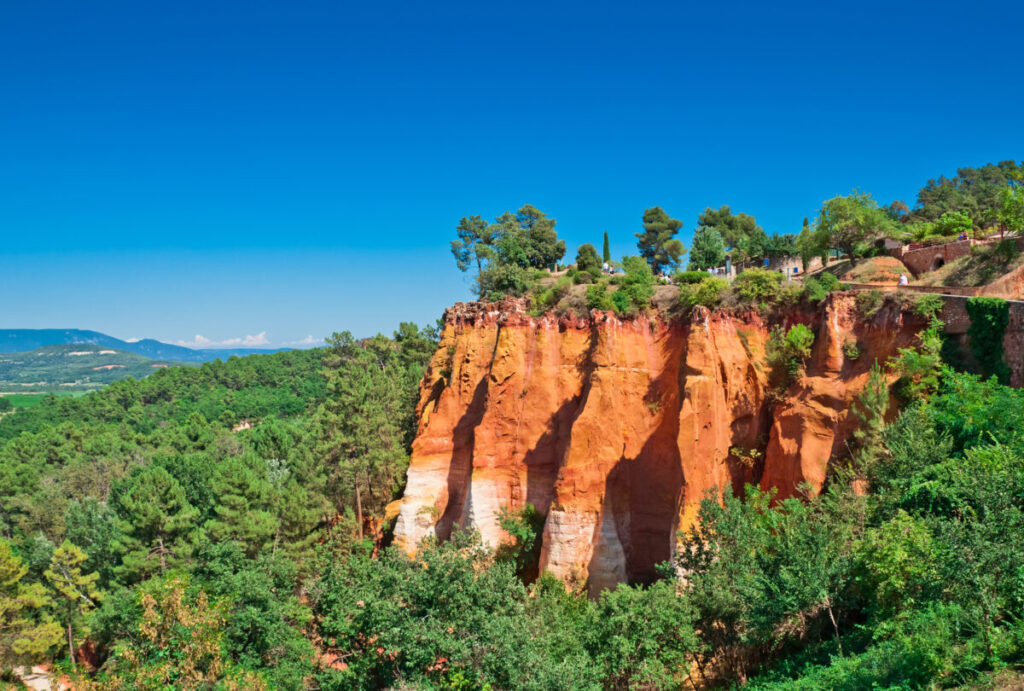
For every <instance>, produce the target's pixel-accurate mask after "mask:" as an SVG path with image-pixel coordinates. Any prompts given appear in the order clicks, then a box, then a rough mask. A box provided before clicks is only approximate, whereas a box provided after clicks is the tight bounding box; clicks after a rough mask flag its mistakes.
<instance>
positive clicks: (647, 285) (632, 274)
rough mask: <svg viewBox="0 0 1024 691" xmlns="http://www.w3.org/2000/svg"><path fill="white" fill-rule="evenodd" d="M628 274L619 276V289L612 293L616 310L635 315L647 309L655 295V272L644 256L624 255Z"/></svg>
mask: <svg viewBox="0 0 1024 691" xmlns="http://www.w3.org/2000/svg"><path fill="white" fill-rule="evenodd" d="M622 266H623V267H624V268H625V269H626V275H625V276H621V277H619V278H620V280H619V284H618V285H619V289H618V290H617V291H615V292H614V293H613V294H612V298H611V299H612V304H613V305H614V306H615V312H616V313H617V314H620V315H633V314H636V313H637V312H638V311H640V310H643V309H646V308H647V306H648V305H649V304H650V302H651V298H652V297H654V273H653V272H652V271H651V267H650V265H649V264H648V263H647V261H646V260H645V259H644V258H643V257H623V259H622Z"/></svg>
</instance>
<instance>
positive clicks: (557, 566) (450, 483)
mask: <svg viewBox="0 0 1024 691" xmlns="http://www.w3.org/2000/svg"><path fill="white" fill-rule="evenodd" d="M796 321H800V322H803V323H805V324H808V325H809V326H810V327H811V328H812V329H813V330H814V331H815V332H816V334H817V336H816V340H815V344H814V349H813V354H812V356H811V358H810V360H809V361H808V362H807V365H806V374H805V376H804V377H803V378H802V379H801V381H800V382H798V383H797V384H795V385H794V386H792V387H791V388H790V389H789V391H788V392H787V393H786V395H785V396H784V397H783V398H782V400H776V401H773V400H771V396H770V393H769V388H770V387H769V385H768V383H767V375H768V371H767V367H766V365H765V364H764V360H765V357H764V349H765V343H766V341H767V339H768V334H769V330H770V327H769V325H768V324H766V323H765V322H764V321H762V319H761V317H759V316H758V315H757V313H755V312H749V313H747V314H744V315H740V316H737V315H735V314H725V313H709V312H708V311H707V310H706V309H703V308H698V309H697V310H696V311H695V312H694V314H693V315H691V317H690V318H689V319H687V320H685V321H678V320H676V321H669V320H665V319H662V318H660V317H659V316H658V315H656V314H652V315H649V316H639V317H636V318H632V319H620V318H618V317H615V316H614V315H612V314H611V313H607V312H596V311H595V312H593V313H592V314H591V316H590V317H589V318H586V319H579V318H574V317H562V318H558V317H555V316H553V315H548V316H543V317H531V316H529V315H528V314H527V313H526V312H525V310H524V308H523V304H522V303H521V302H519V301H514V300H508V301H505V302H502V303H493V304H481V303H469V304H463V303H460V304H457V305H455V306H454V307H452V308H450V309H449V310H448V311H447V312H446V314H445V319H444V330H443V332H442V336H441V342H440V344H439V347H438V350H437V353H436V354H435V355H434V357H433V359H432V361H431V363H430V366H429V369H428V371H427V374H426V376H425V377H424V380H423V383H422V385H421V386H422V389H421V396H420V402H419V408H418V413H419V430H418V434H417V436H416V440H415V441H414V443H413V447H412V460H411V463H410V466H409V474H408V483H407V486H406V490H405V495H404V496H403V498H402V500H401V504H400V508H399V511H398V519H397V522H396V525H395V541H396V543H397V544H398V545H399V546H401V547H402V548H403V549H405V550H407V551H409V552H412V551H414V550H415V548H416V545H417V544H418V543H419V541H420V540H421V539H423V537H424V536H426V535H437V536H438V537H440V538H442V539H443V538H446V537H447V536H448V535H450V533H451V531H452V529H453V527H454V526H462V527H471V528H474V529H476V530H478V531H479V532H480V534H481V535H482V537H483V539H484V541H485V542H487V543H489V544H491V545H495V544H497V543H498V542H500V541H501V539H502V538H503V536H504V533H503V531H502V530H501V528H500V527H499V526H498V518H499V514H500V512H501V510H502V509H503V508H505V507H508V508H510V509H517V508H520V507H522V506H523V505H524V504H526V503H527V502H529V503H531V504H533V505H534V506H535V507H536V508H537V509H538V510H539V511H540V512H541V513H542V514H544V515H546V516H547V520H546V522H545V525H544V532H543V538H542V539H543V543H542V549H541V556H540V568H541V569H542V570H548V571H550V572H552V573H553V574H555V575H556V576H558V577H559V578H562V579H563V580H565V581H567V582H575V583H584V582H586V583H587V584H588V587H589V588H590V590H591V592H597V591H599V590H601V589H603V588H608V587H611V586H614V585H615V584H616V583H619V582H622V581H637V580H644V579H646V578H649V577H650V576H651V575H652V573H653V569H654V566H655V564H657V563H659V562H662V561H665V560H667V559H668V558H669V557H670V556H671V554H672V552H673V549H674V547H675V543H676V533H677V531H678V530H679V529H681V528H685V527H687V526H689V525H690V524H692V522H693V520H694V519H695V517H696V514H697V509H698V505H699V503H700V501H701V499H702V498H703V497H705V496H706V495H707V494H708V493H709V492H715V493H720V492H721V491H722V490H723V488H725V487H728V486H731V487H733V488H734V489H735V490H736V491H741V490H742V487H743V485H744V484H745V483H755V484H757V483H759V484H760V485H761V486H762V487H764V488H768V487H775V488H777V489H778V492H779V494H780V495H781V496H787V495H790V494H792V493H793V492H795V491H796V488H797V487H798V486H799V485H800V484H801V483H803V482H807V483H809V484H810V485H811V487H812V488H814V489H816V490H817V489H820V488H821V486H822V484H823V482H824V480H825V475H826V469H827V467H828V464H829V461H830V460H831V459H833V458H835V457H836V456H837V455H839V454H840V453H842V452H843V451H844V450H845V443H846V440H847V438H848V436H849V433H850V431H851V429H852V427H853V425H854V424H855V422H856V419H855V418H854V416H853V414H852V412H851V411H850V405H851V403H852V402H853V400H854V399H855V398H856V396H857V394H858V393H859V392H860V390H861V388H862V387H863V385H864V383H865V381H866V380H867V376H868V370H869V369H870V367H871V364H872V363H873V362H874V361H875V360H878V361H879V362H885V361H886V360H887V359H888V358H889V357H890V356H891V355H894V354H895V353H896V349H897V348H898V347H906V346H910V345H912V344H914V343H915V335H916V334H917V333H918V331H920V329H921V328H922V327H923V326H924V324H923V323H922V321H921V320H920V319H919V318H917V317H915V316H913V315H912V314H911V313H910V312H905V311H901V310H900V309H899V307H897V306H896V305H894V304H887V305H886V306H885V307H884V308H883V309H882V310H881V311H880V312H879V313H878V314H876V315H875V316H874V317H873V318H872V319H870V320H863V319H860V318H859V317H858V315H857V311H856V308H855V306H854V300H853V298H852V297H850V296H847V295H841V294H834V295H832V296H830V298H829V299H828V300H827V301H826V302H825V303H824V304H823V305H822V306H821V307H820V308H819V309H818V310H816V311H810V312H807V313H801V314H795V315H794V316H793V317H792V319H791V320H790V321H788V322H786V324H784V326H788V325H790V324H791V323H795V322H796ZM848 340H854V341H856V343H857V344H858V348H859V350H860V352H861V355H860V356H859V357H858V358H857V359H856V360H849V359H848V358H846V356H845V355H844V353H843V344H844V342H846V341H848ZM733 447H744V448H748V449H759V450H761V451H763V454H764V455H763V457H762V458H760V459H758V461H757V462H756V463H755V464H754V465H753V467H749V466H748V465H744V464H742V463H741V462H740V461H739V460H738V459H737V458H735V457H734V456H732V455H730V449H731V448H733Z"/></svg>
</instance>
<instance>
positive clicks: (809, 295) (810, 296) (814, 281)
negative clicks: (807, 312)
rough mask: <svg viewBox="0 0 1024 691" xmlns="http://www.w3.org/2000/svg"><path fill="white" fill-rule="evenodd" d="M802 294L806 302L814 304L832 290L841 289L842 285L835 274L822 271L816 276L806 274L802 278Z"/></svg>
mask: <svg viewBox="0 0 1024 691" xmlns="http://www.w3.org/2000/svg"><path fill="white" fill-rule="evenodd" d="M803 286H804V290H803V296H804V297H805V298H806V299H807V301H808V302H810V303H812V304H816V303H819V302H821V301H822V300H824V299H825V297H826V296H827V295H828V294H829V293H830V292H832V291H833V290H842V289H843V285H842V284H841V283H840V282H839V279H838V278H836V276H835V274H831V273H828V272H827V271H824V272H822V273H821V274H819V275H818V276H817V277H815V276H808V277H807V278H805V279H804V280H803Z"/></svg>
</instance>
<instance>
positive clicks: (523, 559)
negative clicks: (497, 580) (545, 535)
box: [494, 504, 544, 576]
mask: <svg viewBox="0 0 1024 691" xmlns="http://www.w3.org/2000/svg"><path fill="white" fill-rule="evenodd" d="M498 525H500V526H501V529H502V530H504V531H505V532H506V533H507V534H508V537H509V539H508V540H507V541H506V542H504V543H502V544H501V545H500V546H499V547H498V549H497V550H496V551H495V555H494V556H495V559H496V560H498V561H507V562H509V563H511V564H512V565H514V566H515V569H516V573H517V574H519V575H520V576H523V575H525V574H530V573H533V571H534V570H535V568H536V565H537V560H538V559H539V558H540V539H539V538H540V534H541V531H542V530H543V529H544V516H543V515H542V514H541V513H540V512H539V511H537V509H535V508H534V506H533V504H526V505H525V506H524V507H523V508H521V509H520V510H518V511H510V510H509V509H508V508H507V507H503V508H502V510H501V512H500V513H499V515H498Z"/></svg>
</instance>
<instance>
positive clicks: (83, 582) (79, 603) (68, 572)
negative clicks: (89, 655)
mask: <svg viewBox="0 0 1024 691" xmlns="http://www.w3.org/2000/svg"><path fill="white" fill-rule="evenodd" d="M86 558H87V557H86V554H85V552H83V551H82V550H81V548H79V547H77V546H75V545H73V544H72V543H70V542H68V541H67V540H65V541H64V542H63V544H61V546H60V547H58V548H57V549H56V551H54V553H53V557H52V558H51V560H50V566H49V568H48V569H46V571H45V572H44V573H43V576H44V577H45V578H46V580H47V582H48V583H49V584H50V586H51V587H52V588H53V589H54V591H56V595H57V596H58V598H59V603H58V605H57V610H58V612H59V613H60V615H59V618H60V620H61V621H62V622H63V624H64V628H65V629H66V630H67V632H68V651H69V655H70V656H71V663H72V665H74V663H75V646H74V640H75V634H74V632H75V630H76V629H77V630H78V634H79V636H83V637H84V636H86V635H88V629H87V628H84V627H83V619H84V617H85V616H86V615H87V614H89V613H90V612H91V611H92V610H94V609H96V605H97V603H98V602H99V601H100V600H101V599H102V597H103V594H102V593H101V592H100V590H99V589H98V588H97V587H96V581H97V580H98V579H99V574H98V573H90V574H83V573H82V564H83V563H85V561H86Z"/></svg>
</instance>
